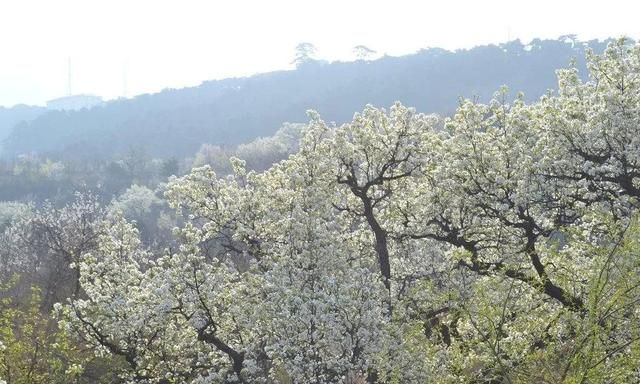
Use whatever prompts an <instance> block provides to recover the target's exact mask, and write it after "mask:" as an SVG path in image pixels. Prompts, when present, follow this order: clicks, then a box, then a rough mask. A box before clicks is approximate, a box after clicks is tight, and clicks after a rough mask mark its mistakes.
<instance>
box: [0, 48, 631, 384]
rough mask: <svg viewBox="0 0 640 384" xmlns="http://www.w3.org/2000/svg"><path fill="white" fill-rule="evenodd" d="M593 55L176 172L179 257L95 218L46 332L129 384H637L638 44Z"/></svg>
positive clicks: (317, 125) (172, 201)
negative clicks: (520, 91)
mask: <svg viewBox="0 0 640 384" xmlns="http://www.w3.org/2000/svg"><path fill="white" fill-rule="evenodd" d="M587 60H588V74H587V75H588V76H585V78H586V79H583V77H581V76H580V73H579V71H578V69H577V68H568V69H564V70H560V71H558V72H557V74H558V86H559V88H558V91H557V92H556V93H552V92H549V93H548V94H546V95H545V96H543V97H542V98H540V99H539V100H536V101H533V102H527V101H526V99H525V98H524V97H523V96H522V95H517V96H515V97H514V98H511V97H510V96H509V92H508V90H506V89H500V90H499V91H498V92H497V93H496V94H495V96H494V98H493V99H492V100H491V101H490V102H489V103H487V104H483V103H478V102H475V101H471V100H462V101H461V102H460V105H459V107H458V108H457V110H456V112H455V114H454V115H453V116H452V117H451V118H447V119H444V121H441V120H440V118H438V117H437V116H435V115H427V114H421V113H417V112H416V111H415V110H414V109H412V108H408V107H405V106H403V105H402V104H400V103H396V104H394V105H392V106H391V108H389V109H388V110H386V109H381V108H375V107H373V106H367V107H366V108H365V109H364V110H363V111H362V112H361V113H357V114H356V115H355V116H354V117H353V119H352V121H351V122H349V123H346V124H343V125H340V126H335V125H333V124H328V123H326V122H325V121H324V120H322V118H321V117H320V115H319V114H318V113H316V112H310V113H309V117H310V123H309V124H308V126H307V127H306V129H305V130H304V135H303V137H302V139H301V141H300V144H299V147H298V148H296V149H297V151H296V152H295V153H293V154H292V155H291V156H289V157H288V158H287V159H286V160H283V161H281V162H279V163H277V164H275V165H273V166H272V167H271V168H269V169H267V170H264V171H247V169H246V163H245V162H244V161H243V160H241V159H237V158H232V159H231V165H232V168H233V172H232V174H231V175H228V176H224V177H221V176H218V175H216V173H215V172H214V171H213V170H212V169H211V167H210V166H208V165H205V166H203V167H199V168H195V169H193V170H192V172H191V173H189V174H188V175H186V176H183V177H180V178H178V177H172V178H171V179H170V181H169V184H168V185H167V187H166V192H165V198H166V200H167V202H168V204H169V205H170V206H171V207H172V208H174V209H175V210H176V211H177V212H179V213H181V214H183V220H184V225H181V226H180V227H178V228H176V229H175V230H174V233H175V236H176V245H175V246H173V247H168V248H167V249H166V250H165V251H164V252H161V253H154V252H152V251H151V250H150V249H148V248H147V247H145V246H144V244H143V243H142V242H141V240H140V238H139V232H138V230H137V229H136V228H135V226H134V225H132V224H131V223H128V222H127V221H126V220H125V219H124V218H122V217H120V216H118V215H117V214H116V215H110V216H109V217H106V218H96V221H97V224H95V225H93V224H92V225H90V226H88V227H89V228H91V231H87V233H91V234H92V236H91V241H90V243H83V244H84V245H86V246H87V248H86V249H85V250H86V251H85V252H82V253H81V255H78V254H77V253H72V254H71V255H72V260H73V263H72V264H71V265H70V266H69V268H70V269H71V271H72V272H75V274H73V273H72V276H76V277H77V283H78V287H79V290H78V291H77V292H75V293H72V294H71V295H70V299H69V300H68V301H67V302H65V303H61V304H57V305H56V311H57V313H58V314H59V316H61V319H62V320H61V330H62V332H64V333H65V334H76V335H79V336H80V337H81V340H83V342H84V343H87V344H88V345H90V346H92V347H93V348H95V351H96V353H97V354H98V355H99V356H112V357H115V358H118V359H120V360H121V361H122V363H123V365H122V369H121V370H120V371H119V372H118V373H119V375H120V377H121V378H122V379H123V380H124V381H126V382H131V383H134V382H137V383H185V382H186V383H234V382H235V383H238V382H239V383H260V382H264V383H318V384H319V383H363V382H368V383H429V382H434V383H460V382H465V383H505V382H506V383H529V382H548V383H585V382H637V381H639V380H640V371H638V368H637V361H638V358H640V344H639V342H638V341H639V338H640V327H639V324H640V318H639V315H640V306H639V305H638V303H639V302H640V291H639V289H640V270H639V268H640V264H639V263H638V257H637V254H638V251H639V247H638V244H637V241H638V240H637V239H638V233H639V231H640V227H639V225H638V221H637V209H638V206H639V204H640V202H639V200H638V198H639V197H640V131H639V130H640V124H639V123H640V77H639V74H640V46H637V45H631V44H629V43H628V42H627V41H625V40H620V41H618V42H617V43H615V44H612V45H610V46H609V48H607V50H606V51H605V52H604V53H603V54H602V55H595V54H592V53H589V54H588V57H587ZM141 191H142V190H141ZM141 191H140V192H141ZM131 193H133V192H131ZM136 193H138V192H136ZM146 195H149V196H148V198H147V200H149V199H150V198H153V196H151V195H150V194H149V193H148V192H147V193H146V194H145V196H146ZM81 201H85V200H81ZM87 204H89V203H86V204H85V205H87ZM119 204H122V202H119ZM80 208H82V207H81V206H78V209H80ZM70 209H72V208H70ZM76 216H77V215H76ZM65 217H68V218H70V219H71V218H73V217H74V215H72V214H71V212H70V213H69V214H67V215H66V216H65ZM51 222H52V225H54V224H55V220H52V221H51ZM52 233H55V232H52ZM62 235H64V236H65V239H66V238H67V237H69V238H70V239H74V238H75V237H73V236H72V235H73V233H68V234H67V232H63V233H62V234H61V236H62ZM76 237H77V236H76ZM67 243H68V244H71V245H72V246H73V247H75V245H74V244H76V242H75V241H68V242H67ZM76 248H78V247H75V248H74V249H76ZM61 254H63V255H64V253H61ZM0 345H1V344H0ZM0 348H1V347H0ZM2 353H3V352H2V351H0V355H1V354H2ZM0 374H2V372H0Z"/></svg>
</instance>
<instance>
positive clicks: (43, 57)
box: [0, 0, 640, 107]
mask: <svg viewBox="0 0 640 384" xmlns="http://www.w3.org/2000/svg"><path fill="white" fill-rule="evenodd" d="M635 3H636V2H635V1H633V0H626V1H622V0H607V1H600V2H588V3H587V2H586V1H585V0H582V1H572V0H565V1H562V0H537V1H527V2H525V1H514V0H511V1H502V0H501V1H498V0H482V1H480V0H475V1H471V0H469V1H466V0H464V1H463V0H458V1H451V0H448V1H442V0H440V1H426V0H425V1H419V0H413V1H409V0H387V1H378V0H367V1H361V0H341V1H340V0H322V1H310V0H268V1H267V0H263V1H259V0H254V1H248V0H225V1H219V0H209V1H199V0H175V1H164V0H153V1H151V0H55V1H53V0H0V106H7V107H8V106H12V105H15V104H22V103H23V104H32V105H44V104H45V102H46V101H47V100H50V99H53V98H56V97H61V96H65V95H67V94H68V91H69V89H68V88H69V87H68V72H69V67H70V68H71V92H72V93H73V94H93V95H98V96H101V97H103V98H105V99H113V98H118V97H123V96H125V97H131V96H135V95H137V94H142V93H151V92H158V91H160V90H162V89H165V88H181V87H186V86H194V85H198V84H200V83H201V82H202V81H205V80H211V79H222V78H226V77H235V76H248V75H252V74H255V73H260V72H268V71H273V70H279V69H290V68H293V65H292V64H291V62H292V60H293V58H294V49H295V46H296V45H297V44H298V43H300V42H310V43H312V44H313V45H314V46H315V47H316V48H317V57H318V58H320V59H325V60H329V61H334V60H353V58H354V57H353V56H354V55H353V47H354V46H356V45H365V46H367V47H369V48H371V49H373V50H375V51H377V52H378V54H380V55H382V54H387V55H393V56H396V55H403V54H408V53H412V52H415V51H417V50H419V49H422V48H429V47H440V48H445V49H451V50H453V49H461V48H471V47H473V46H476V45H483V44H492V43H493V44H497V43H502V42H506V41H509V40H513V39H520V40H522V41H523V42H525V43H526V42H528V41H530V40H531V39H533V38H557V37H559V36H561V35H568V34H575V35H577V36H578V38H580V39H583V40H590V39H594V38H599V39H603V38H606V37H618V36H622V35H625V36H629V37H632V38H635V39H638V38H640V23H638V22H637V17H638V16H637V15H638V14H639V12H638V11H640V3H639V4H638V5H634V4H635ZM69 63H70V64H71V65H69Z"/></svg>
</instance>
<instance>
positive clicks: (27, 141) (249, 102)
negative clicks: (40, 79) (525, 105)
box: [0, 37, 606, 161]
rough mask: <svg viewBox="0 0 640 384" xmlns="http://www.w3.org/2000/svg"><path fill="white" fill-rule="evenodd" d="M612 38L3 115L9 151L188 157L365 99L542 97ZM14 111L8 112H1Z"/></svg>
mask: <svg viewBox="0 0 640 384" xmlns="http://www.w3.org/2000/svg"><path fill="white" fill-rule="evenodd" d="M605 46H606V42H599V41H589V42H582V41H579V40H577V39H576V38H575V37H563V38H560V39H558V40H539V39H535V40H533V41H532V42H530V43H529V44H526V45H525V44H523V43H521V42H520V41H517V40H516V41H511V42H508V43H504V44H499V45H487V46H480V47H475V48H472V49H468V50H458V51H447V50H444V49H438V48H431V49H424V50H421V51H419V52H417V53H415V54H411V55H406V56H399V57H391V56H383V57H381V58H379V59H376V60H357V61H354V62H333V63H327V62H324V61H320V60H312V59H309V60H306V61H301V62H300V63H299V65H298V67H297V68H296V69H295V70H290V71H277V72H272V73H264V74H258V75H255V76H251V77H246V78H230V79H224V80H217V81H207V82H204V83H203V84H201V85H200V86H197V87H191V88H184V89H173V90H165V91H163V92H160V93H157V94H147V95H141V96H137V97H134V98H132V99H119V100H114V101H111V102H109V103H107V104H105V105H104V106H101V107H95V108H92V109H89V110H86V109H85V110H80V111H48V112H44V111H42V110H40V112H41V114H40V115H39V116H38V117H37V118H35V119H28V120H26V121H21V120H22V119H20V120H16V119H14V120H11V125H8V124H4V125H5V126H4V127H3V123H2V121H1V120H0V137H1V138H3V139H5V137H6V140H5V142H4V145H3V151H2V153H3V154H4V157H7V156H10V157H11V156H16V155H20V154H33V153H35V154H38V155H40V156H49V157H55V158H58V159H71V160H81V161H86V160H94V159H102V160H110V159H112V158H113V157H114V156H122V155H124V154H126V152H127V151H128V150H129V149H130V148H135V149H141V150H144V151H145V152H147V153H148V154H149V155H150V156H152V157H154V158H162V159H166V158H169V157H171V156H174V157H177V158H184V157H186V156H190V155H192V154H193V153H194V152H196V151H197V150H198V148H199V147H200V145H201V144H202V143H209V144H213V145H226V146H229V145H237V144H240V143H245V142H247V141H251V140H253V139H255V138H257V137H264V136H271V135H272V134H273V133H274V132H275V131H276V130H277V129H278V127H280V126H281V125H282V124H283V123H284V122H304V121H305V120H306V116H305V111H306V110H307V109H314V110H317V111H318V112H320V113H321V114H322V115H323V116H324V118H325V119H326V120H327V121H336V122H337V123H339V124H340V123H344V122H347V121H349V120H350V119H351V118H352V116H353V113H354V111H358V110H361V109H362V108H363V107H364V106H365V105H366V104H373V105H390V104H392V103H393V102H395V101H397V100H401V101H402V102H404V103H405V104H407V105H411V106H414V107H416V108H417V109H418V110H421V111H430V112H434V113H439V114H442V115H448V114H450V113H452V112H453V111H454V110H455V108H456V106H457V103H458V98H459V97H465V98H474V97H477V98H478V100H481V101H483V102H486V101H488V100H489V99H490V98H491V95H492V94H493V92H494V91H495V89H497V88H498V87H500V86H501V85H504V84H508V85H509V86H510V87H511V88H512V89H514V90H516V91H522V92H524V93H525V95H526V97H527V99H528V100H535V99H536V98H538V97H540V96H541V95H543V94H544V93H545V92H546V91H547V90H548V89H550V88H553V87H554V83H555V79H554V72H553V71H554V70H555V69H556V68H561V67H564V66H566V65H568V64H569V62H570V61H571V60H572V59H575V60H576V65H577V66H578V67H579V68H581V69H582V70H584V69H585V67H584V53H585V48H586V47H591V48H593V49H594V50H596V51H597V52H602V50H603V49H604V47H605ZM10 112H11V110H8V111H5V112H3V111H2V110H0V117H1V116H2V115H3V113H5V114H10ZM3 133H5V134H6V136H5V135H3Z"/></svg>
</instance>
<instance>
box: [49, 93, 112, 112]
mask: <svg viewBox="0 0 640 384" xmlns="http://www.w3.org/2000/svg"><path fill="white" fill-rule="evenodd" d="M102 104H104V101H103V100H102V98H101V97H99V96H93V95H71V96H65V97H59V98H57V99H53V100H49V101H47V109H52V110H58V111H77V110H80V109H82V108H87V109H91V108H93V107H97V106H99V105H102Z"/></svg>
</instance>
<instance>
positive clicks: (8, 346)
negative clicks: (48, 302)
mask: <svg viewBox="0 0 640 384" xmlns="http://www.w3.org/2000/svg"><path fill="white" fill-rule="evenodd" d="M16 280H17V278H16V279H13V280H12V281H9V282H8V283H5V284H3V285H2V286H0V380H5V381H6V382H7V384H31V383H42V384H44V383H51V384H56V383H59V384H63V383H79V382H81V381H80V377H81V375H82V373H83V364H84V362H85V359H84V358H83V356H82V355H83V354H82V352H81V350H80V349H79V348H78V346H77V344H76V341H75V339H74V338H73V337H71V335H69V334H68V333H67V332H66V331H64V330H62V329H59V328H58V325H57V322H56V321H55V319H54V318H52V317H51V316H48V315H47V314H42V313H41V312H40V307H41V295H40V290H39V289H38V288H32V289H31V292H29V293H27V295H26V297H24V298H19V299H16V298H15V297H13V296H12V294H15V292H11V286H12V285H14V284H15V282H16Z"/></svg>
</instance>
